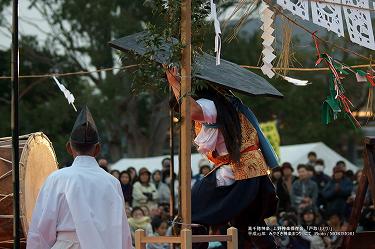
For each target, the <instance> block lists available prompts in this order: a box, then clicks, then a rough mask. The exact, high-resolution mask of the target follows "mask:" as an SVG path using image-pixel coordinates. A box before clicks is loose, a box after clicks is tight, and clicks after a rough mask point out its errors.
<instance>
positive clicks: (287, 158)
mask: <svg viewBox="0 0 375 249" xmlns="http://www.w3.org/2000/svg"><path fill="white" fill-rule="evenodd" d="M310 151H314V152H315V153H316V154H317V156H318V158H320V159H323V161H324V164H325V169H324V173H326V174H328V175H331V174H332V170H333V167H334V166H335V165H336V162H337V161H344V162H345V164H346V168H347V169H351V170H353V171H354V173H355V172H356V171H357V170H358V167H357V166H355V165H354V164H353V163H351V162H349V161H348V160H347V159H346V158H344V157H342V156H341V155H340V154H338V153H336V152H335V151H334V150H332V149H331V148H330V147H328V146H327V145H325V144H324V143H322V142H318V143H308V144H296V145H285V146H281V147H280V154H281V156H280V161H281V163H283V162H290V163H291V164H292V166H293V168H294V169H297V166H298V164H304V163H307V154H308V153H309V152H310Z"/></svg>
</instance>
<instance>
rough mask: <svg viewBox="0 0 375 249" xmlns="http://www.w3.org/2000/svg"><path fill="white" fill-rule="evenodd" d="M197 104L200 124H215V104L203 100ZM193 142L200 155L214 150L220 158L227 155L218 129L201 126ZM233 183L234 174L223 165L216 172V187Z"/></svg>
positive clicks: (229, 168) (227, 166) (199, 100)
mask: <svg viewBox="0 0 375 249" xmlns="http://www.w3.org/2000/svg"><path fill="white" fill-rule="evenodd" d="M197 103H198V104H199V106H200V107H201V108H202V112H203V119H204V120H203V122H202V123H207V124H215V123H216V117H217V110H216V106H215V103H214V102H213V101H212V100H209V99H203V98H202V99H198V100H197ZM194 142H195V144H196V145H197V146H198V151H199V152H200V153H202V154H207V153H208V152H210V151H214V150H216V152H217V153H218V154H219V155H220V156H223V155H227V154H228V150H227V147H226V146H225V141H224V137H223V134H222V133H221V132H220V130H219V129H218V128H209V127H206V126H204V125H202V129H201V130H200V132H199V134H198V135H197V137H196V138H195V139H194ZM234 181H235V180H234V174H233V171H232V168H231V167H230V166H229V165H223V166H221V167H220V168H219V169H217V170H216V184H217V186H228V185H231V184H233V183H234Z"/></svg>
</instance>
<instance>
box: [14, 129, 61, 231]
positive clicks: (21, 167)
mask: <svg viewBox="0 0 375 249" xmlns="http://www.w3.org/2000/svg"><path fill="white" fill-rule="evenodd" d="M28 135H29V136H28V138H27V141H26V142H25V145H24V147H23V149H22V153H21V157H20V162H19V170H20V178H19V179H20V216H21V223H22V230H23V233H24V235H25V238H27V233H28V231H29V223H28V221H27V217H26V198H25V191H26V189H25V180H26V179H25V177H26V168H25V167H24V165H25V163H26V159H27V158H28V154H29V145H30V144H31V142H32V141H33V140H35V138H36V137H41V138H42V139H43V140H45V141H47V142H48V144H49V147H50V149H51V152H52V155H53V158H54V161H55V166H56V170H58V162H57V158H56V152H55V149H54V148H53V145H52V142H51V141H50V140H49V138H48V137H47V135H45V134H44V133H43V132H35V133H31V134H28Z"/></svg>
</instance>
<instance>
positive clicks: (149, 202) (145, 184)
mask: <svg viewBox="0 0 375 249" xmlns="http://www.w3.org/2000/svg"><path fill="white" fill-rule="evenodd" d="M132 196H133V207H138V206H147V207H148V208H149V209H150V210H151V209H153V208H155V207H157V200H158V198H159V193H158V191H157V190H156V188H155V185H154V184H153V183H152V182H151V172H150V171H149V170H148V169H147V168H141V169H140V170H139V179H138V181H137V182H136V183H134V185H133V195H132Z"/></svg>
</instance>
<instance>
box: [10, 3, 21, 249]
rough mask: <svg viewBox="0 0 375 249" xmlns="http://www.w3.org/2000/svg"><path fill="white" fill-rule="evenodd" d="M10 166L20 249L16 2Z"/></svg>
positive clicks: (15, 240) (16, 242)
mask: <svg viewBox="0 0 375 249" xmlns="http://www.w3.org/2000/svg"><path fill="white" fill-rule="evenodd" d="M12 15H13V17H12V19H13V20H12V114H11V115H12V116H11V129H12V164H13V216H14V218H13V248H14V249H18V248H20V237H21V234H20V232H21V231H20V196H19V193H20V180H19V141H18V136H19V125H18V98H19V89H18V87H19V71H18V69H19V57H18V0H13V13H12Z"/></svg>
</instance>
